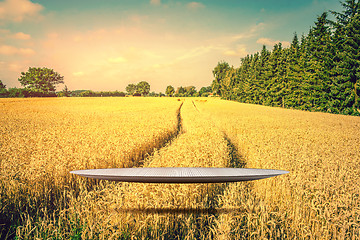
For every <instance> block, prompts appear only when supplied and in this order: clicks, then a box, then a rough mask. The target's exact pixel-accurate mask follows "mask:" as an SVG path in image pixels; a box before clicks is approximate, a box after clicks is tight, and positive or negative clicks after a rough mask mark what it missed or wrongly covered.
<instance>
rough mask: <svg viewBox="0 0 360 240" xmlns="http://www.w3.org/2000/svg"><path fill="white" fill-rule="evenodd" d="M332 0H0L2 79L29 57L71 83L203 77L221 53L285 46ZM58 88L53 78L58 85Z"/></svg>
mask: <svg viewBox="0 0 360 240" xmlns="http://www.w3.org/2000/svg"><path fill="white" fill-rule="evenodd" d="M328 10H335V11H341V10H342V8H341V5H340V3H339V1H338V0H291V1H290V0H279V1H275V0H246V1H245V0H202V1H181V0H105V1H100V0H71V1H70V0H63V1H58V0H33V1H30V0H5V1H0V80H1V81H2V82H3V83H4V84H5V85H6V86H7V88H10V87H21V85H20V83H19V82H18V78H19V77H20V74H21V72H26V71H27V70H28V68H29V67H47V68H52V69H54V70H55V71H56V72H58V73H59V74H61V75H62V76H64V82H65V85H66V86H67V87H68V88H69V90H80V89H87V90H88V89H89V90H93V91H115V90H119V91H125V87H126V86H127V85H128V84H130V83H138V82H140V81H147V82H148V83H150V86H151V90H150V91H155V92H165V89H166V86H168V85H172V86H174V87H175V88H176V87H179V86H195V87H196V89H197V90H200V88H201V87H204V86H209V85H210V84H211V82H212V80H213V79H214V77H213V75H212V70H213V69H214V67H215V66H216V65H217V64H218V62H220V61H225V62H228V63H229V64H230V65H233V66H234V67H238V66H240V63H241V58H242V57H244V56H246V55H248V54H253V53H255V52H258V51H261V48H262V46H263V45H265V46H266V47H267V48H268V49H269V50H271V49H272V48H273V46H274V44H276V43H278V42H281V43H282V45H283V46H285V47H286V46H288V45H289V44H290V42H291V41H292V38H293V36H294V33H295V32H296V33H297V34H298V36H299V37H300V36H301V35H302V34H305V35H306V34H307V33H308V31H309V29H310V27H312V26H314V22H315V21H316V18H317V17H318V16H319V15H320V14H321V13H323V12H324V11H328ZM63 88H64V84H60V85H59V86H58V87H57V89H58V90H61V89H63Z"/></svg>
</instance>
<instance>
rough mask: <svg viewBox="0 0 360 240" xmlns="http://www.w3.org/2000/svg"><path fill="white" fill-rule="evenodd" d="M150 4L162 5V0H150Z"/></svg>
mask: <svg viewBox="0 0 360 240" xmlns="http://www.w3.org/2000/svg"><path fill="white" fill-rule="evenodd" d="M150 4H152V5H161V0H150Z"/></svg>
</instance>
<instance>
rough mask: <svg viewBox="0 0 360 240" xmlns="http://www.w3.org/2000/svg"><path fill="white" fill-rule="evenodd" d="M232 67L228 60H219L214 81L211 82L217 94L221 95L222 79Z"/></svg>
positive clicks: (214, 72)
mask: <svg viewBox="0 0 360 240" xmlns="http://www.w3.org/2000/svg"><path fill="white" fill-rule="evenodd" d="M229 69H230V66H229V64H228V63H227V62H219V63H218V65H217V66H216V67H215V68H214V70H213V75H214V78H215V79H214V81H213V83H212V84H211V88H212V90H213V92H214V93H215V94H217V95H221V81H222V80H223V79H224V78H225V75H226V72H227V71H228V70H229Z"/></svg>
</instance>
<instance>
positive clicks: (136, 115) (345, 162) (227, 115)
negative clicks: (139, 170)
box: [0, 98, 360, 239]
mask: <svg viewBox="0 0 360 240" xmlns="http://www.w3.org/2000/svg"><path fill="white" fill-rule="evenodd" d="M0 113H1V114H0V134H1V139H0V150H1V151H0V196H1V198H0V229H1V230H0V238H1V239H14V238H16V239H304V238H305V239H330V238H334V239H359V238H360V199H359V193H360V190H359V187H358V186H359V184H360V147H359V146H360V137H359V136H360V118H358V117H351V116H341V115H332V114H325V113H310V112H302V111H295V110H288V109H281V108H270V107H264V106H257V105H250V104H241V103H235V102H229V101H223V100H219V99H211V98H203V99H199V98H183V99H177V98H42V99H40V98H34V99H0ZM112 167H249V168H270V169H283V170H288V171H290V173H289V174H286V175H282V176H278V177H275V178H270V179H264V180H258V181H253V182H240V183H227V184H225V183H222V184H144V183H117V182H108V181H95V180H89V179H85V178H82V177H78V176H71V175H70V174H69V171H71V170H76V169H88V168H112Z"/></svg>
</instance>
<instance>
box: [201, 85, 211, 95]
mask: <svg viewBox="0 0 360 240" xmlns="http://www.w3.org/2000/svg"><path fill="white" fill-rule="evenodd" d="M211 91H212V90H211V86H208V87H202V88H201V89H200V91H199V96H201V97H205V96H206V97H207V96H209V93H211Z"/></svg>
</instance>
